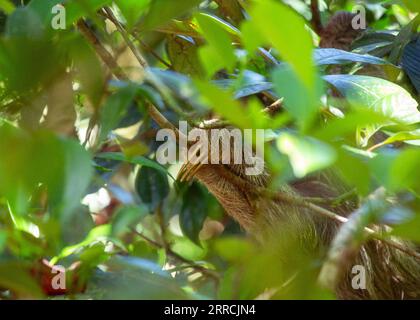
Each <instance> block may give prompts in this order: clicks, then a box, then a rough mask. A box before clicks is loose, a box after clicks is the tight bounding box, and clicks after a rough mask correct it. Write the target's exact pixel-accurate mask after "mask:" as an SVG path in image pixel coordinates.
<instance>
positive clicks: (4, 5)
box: [0, 0, 15, 14]
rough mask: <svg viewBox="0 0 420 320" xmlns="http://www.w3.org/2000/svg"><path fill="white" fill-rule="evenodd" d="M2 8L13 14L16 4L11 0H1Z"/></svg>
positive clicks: (0, 6)
mask: <svg viewBox="0 0 420 320" xmlns="http://www.w3.org/2000/svg"><path fill="white" fill-rule="evenodd" d="M0 10H3V11H4V12H5V13H6V14H11V13H12V12H13V10H15V5H14V4H13V3H12V2H10V1H9V0H0Z"/></svg>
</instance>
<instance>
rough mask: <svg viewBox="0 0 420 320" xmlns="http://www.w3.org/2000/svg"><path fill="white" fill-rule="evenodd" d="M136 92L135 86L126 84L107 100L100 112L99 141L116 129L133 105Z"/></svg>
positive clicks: (136, 87)
mask: <svg viewBox="0 0 420 320" xmlns="http://www.w3.org/2000/svg"><path fill="white" fill-rule="evenodd" d="M138 90H139V89H138V86H137V85H135V84H128V85H127V86H124V87H123V88H121V89H119V90H118V91H117V92H116V93H114V94H113V95H111V96H110V97H109V98H108V100H107V101H106V103H105V105H104V106H103V107H102V109H101V111H100V114H101V116H100V119H101V120H100V122H101V133H100V136H99V139H100V141H102V140H104V139H105V138H106V137H107V135H108V133H109V132H110V131H111V130H113V129H116V127H117V125H118V124H119V122H120V121H121V119H122V118H123V117H124V115H125V114H126V112H127V109H128V107H129V106H130V104H131V103H133V100H134V98H135V96H136V95H137V93H138Z"/></svg>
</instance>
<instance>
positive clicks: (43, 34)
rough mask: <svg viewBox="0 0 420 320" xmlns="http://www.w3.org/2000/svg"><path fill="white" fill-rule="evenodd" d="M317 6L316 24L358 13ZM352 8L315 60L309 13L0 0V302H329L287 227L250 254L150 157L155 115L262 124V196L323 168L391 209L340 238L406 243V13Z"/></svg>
mask: <svg viewBox="0 0 420 320" xmlns="http://www.w3.org/2000/svg"><path fill="white" fill-rule="evenodd" d="M321 3H322V6H320V8H321V9H322V12H321V16H322V18H323V20H325V21H327V20H328V19H329V18H330V17H331V16H332V15H333V14H334V13H335V12H337V11H339V10H343V9H346V10H349V9H351V8H352V6H354V5H355V4H356V3H358V1H353V0H345V1H344V0H343V1H329V0H324V1H321ZM57 4H62V5H63V7H62V8H65V10H66V11H65V12H66V15H65V17H66V20H65V28H64V29H58V30H56V29H54V28H53V27H52V25H51V21H52V19H53V18H54V17H55V15H56V14H54V13H53V11H52V8H53V6H55V5H57ZM366 5H367V11H368V16H367V18H368V20H369V21H368V23H369V25H370V26H371V27H370V29H369V30H367V31H365V32H364V33H363V34H362V36H361V37H360V38H358V39H357V40H356V41H354V42H353V44H352V51H351V52H347V51H343V50H339V49H333V48H328V49H327V48H318V43H319V36H318V35H316V33H315V31H314V30H313V26H312V25H311V20H310V19H311V9H310V4H309V1H299V0H288V1H281V0H252V1H251V0H250V1H243V0H229V1H225V0H215V1H200V0H182V1H173V0H124V1H112V0H95V1H93V0H89V1H76V0H67V1H62V0H31V1H23V2H22V1H20V0H19V1H12V0H0V32H1V34H0V299H3V298H4V299H15V298H46V297H47V296H54V295H57V294H59V295H65V296H66V297H76V298H97V299H101V298H105V299H175V298H177V299H200V298H223V299H238V298H239V299H255V298H257V297H259V298H268V299H270V298H286V299H290V298H308V299H310V298H323V299H330V298H334V295H333V293H332V292H330V291H329V290H327V289H325V288H323V287H320V286H319V285H318V282H317V274H316V271H315V268H314V267H313V266H314V265H315V264H319V261H315V259H314V257H312V256H310V255H308V254H307V253H305V252H301V250H300V249H299V246H298V243H296V242H295V241H294V237H293V232H300V230H291V233H290V234H285V235H281V245H279V246H277V245H273V246H272V247H270V246H269V247H268V248H261V247H259V246H258V245H256V244H255V243H254V242H252V241H250V240H249V239H248V238H247V237H246V236H245V234H244V232H243V230H241V229H240V228H239V227H238V225H237V224H236V223H235V222H234V221H233V220H231V219H230V218H229V217H228V216H227V215H226V213H225V212H224V210H223V209H222V208H221V206H220V205H219V204H218V202H217V201H216V200H215V198H214V197H213V196H212V195H211V194H210V193H209V192H208V191H207V190H206V189H205V188H204V187H203V186H201V185H199V184H198V183H197V182H194V183H190V184H182V183H179V182H178V181H176V180H175V179H174V178H173V176H175V175H176V173H177V171H178V170H179V164H178V163H177V164H168V165H165V166H163V165H161V164H159V163H158V162H157V161H156V151H157V149H158V147H159V145H160V142H157V141H156V140H155V136H156V131H157V130H158V129H159V126H158V124H157V123H156V122H155V120H154V118H153V117H152V116H151V112H150V110H151V109H150V108H151V106H153V107H156V109H157V110H158V111H159V112H161V114H162V115H163V116H164V117H165V118H166V119H168V120H169V121H170V122H171V123H172V124H177V123H178V121H179V120H187V121H188V122H189V124H190V125H198V124H200V123H201V122H202V120H205V119H211V118H215V117H220V118H222V119H223V120H225V121H228V122H229V123H230V124H232V125H234V126H236V127H238V128H240V129H247V128H254V129H257V128H262V129H266V136H267V139H266V140H267V142H266V152H267V157H266V160H267V166H268V167H269V168H270V170H271V171H272V173H273V181H274V183H275V184H276V185H281V184H284V183H287V182H291V181H295V180H296V179H299V178H305V177H308V176H310V175H312V174H316V173H318V172H320V171H321V170H327V169H332V168H334V169H335V170H337V171H338V172H339V174H340V176H342V178H343V179H344V180H345V182H346V183H348V184H349V185H350V186H352V187H354V190H355V193H356V196H357V198H358V200H359V202H360V203H361V204H365V205H366V203H370V202H369V200H367V199H369V198H368V195H369V194H372V193H374V192H375V190H378V189H380V190H385V195H386V196H387V197H391V198H392V199H394V200H393V201H392V202H391V204H389V202H386V199H383V203H382V202H381V203H380V204H381V205H378V207H377V211H378V212H375V214H376V216H371V215H369V216H368V218H366V219H368V221H367V220H366V221H365V220H363V221H362V222H360V221H356V222H355V221H353V220H351V221H349V224H348V225H346V226H347V227H346V228H345V230H350V229H351V230H353V229H352V228H356V229H357V230H358V231H359V232H361V230H363V228H364V227H366V226H367V225H368V223H371V222H372V221H374V222H375V223H385V224H388V225H392V227H393V230H392V231H390V232H389V234H388V235H384V236H391V235H392V236H398V237H401V238H403V239H407V240H412V241H416V242H418V241H420V230H419V227H420V226H419V224H420V218H419V208H420V202H419V192H420V184H419V181H420V173H419V170H418V164H419V162H420V151H419V149H418V146H419V145H420V143H419V141H420V127H419V123H420V112H419V109H418V106H419V105H418V103H419V95H418V93H419V86H420V80H419V75H420V72H419V68H420V64H419V58H418V57H419V54H420V45H419V43H420V42H419V41H420V40H418V39H419V38H418V25H419V18H418V16H416V12H417V11H418V10H419V5H418V2H417V1H410V0H407V1H405V0H404V1H382V2H378V1H366ZM60 8H61V7H60ZM273 106H274V108H275V110H274V112H272V111H273V110H271V109H270V108H273ZM276 106H277V107H276ZM267 107H268V109H270V110H268V112H267V109H266V110H265V112H262V110H263V109H264V108H267ZM271 113H272V114H271ZM269 115H271V117H270V116H269ZM378 137H379V138H378ZM381 137H382V139H381ZM378 139H379V140H378ZM385 204H386V205H385ZM361 208H362V209H360V210H361V211H363V208H364V207H363V206H362V207H361ZM369 214H371V212H369ZM387 219H388V220H389V221H390V220H392V223H388V222H389V221H388V220H387ZM385 220H387V221H388V222H387V221H385ZM384 221H385V222H384ZM341 236H342V237H341V238H339V239H338V240H337V241H338V242H337V243H335V245H337V246H338V247H340V246H341V245H342V243H343V242H346V243H347V242H349V243H351V244H352V245H354V243H356V242H357V241H363V239H362V240H361V239H359V238H358V239H356V240H355V238H352V234H350V233H346V234H344V235H341ZM349 237H350V238H349ZM340 239H341V240H340ZM340 241H341V242H340ZM333 245H334V244H333ZM285 260H286V261H287V263H286V264H284V263H283V264H282V263H280V261H285ZM327 263H328V261H327ZM56 264H57V265H63V266H64V267H65V268H66V288H65V290H64V291H54V289H51V285H50V282H51V278H52V277H53V276H54V274H53V273H52V270H53V267H54V265H56ZM330 270H332V269H330ZM296 274H299V276H296V277H295V275H296ZM290 279H294V280H293V281H291V282H290V281H289V280H290ZM286 283H287V284H288V285H287V290H284V291H282V290H278V288H281V287H283V285H284V284H286ZM274 289H275V290H274Z"/></svg>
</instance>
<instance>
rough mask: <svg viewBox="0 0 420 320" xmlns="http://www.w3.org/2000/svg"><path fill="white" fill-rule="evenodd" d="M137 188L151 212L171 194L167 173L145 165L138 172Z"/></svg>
mask: <svg viewBox="0 0 420 320" xmlns="http://www.w3.org/2000/svg"><path fill="white" fill-rule="evenodd" d="M135 188H136V190H137V193H138V195H139V196H140V199H141V200H142V202H143V203H144V204H146V205H147V206H148V207H149V210H150V211H151V212H155V210H156V209H157V208H158V207H159V206H160V205H161V204H162V202H163V200H165V198H166V197H167V196H168V194H169V183H168V178H167V175H166V174H164V173H162V172H161V171H159V170H156V169H153V168H150V167H146V166H143V167H141V169H140V170H139V172H138V173H137V177H136V181H135Z"/></svg>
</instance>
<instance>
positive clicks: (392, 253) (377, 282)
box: [181, 12, 420, 299]
mask: <svg viewBox="0 0 420 320" xmlns="http://www.w3.org/2000/svg"><path fill="white" fill-rule="evenodd" d="M353 17H354V15H353V14H351V13H347V12H339V13H337V14H336V15H334V16H333V17H332V18H331V20H330V22H329V23H328V25H327V26H326V27H325V28H323V30H321V42H320V47H322V48H337V49H342V50H349V49H350V46H351V43H352V41H353V40H355V38H357V37H358V36H359V35H360V31H358V30H354V29H352V27H351V21H352V19H353ZM193 177H195V178H197V179H198V180H199V181H200V182H201V183H203V184H204V185H205V186H206V187H207V188H208V190H209V191H210V192H211V193H212V194H213V195H214V196H215V197H216V198H217V200H218V201H219V202H220V204H221V205H222V206H223V207H224V209H225V210H226V212H227V213H228V214H229V215H230V216H231V217H232V218H234V219H235V220H236V221H238V222H239V224H240V225H241V226H242V227H243V228H244V229H245V230H246V231H247V232H248V233H250V234H251V235H253V236H254V237H255V238H257V239H259V240H260V241H261V242H262V243H264V241H265V240H266V239H269V238H270V237H271V236H275V235H276V234H279V233H280V232H281V230H282V228H285V227H286V228H288V227H290V228H289V229H290V230H297V234H296V237H297V238H298V240H299V243H300V244H301V246H302V248H303V249H306V250H309V251H312V252H317V254H318V255H319V256H320V257H323V258H325V251H326V248H328V247H329V246H330V245H331V242H332V240H333V239H334V236H335V235H336V234H337V231H338V229H339V227H340V225H339V223H338V222H337V221H334V220H332V219H329V218H326V217H323V216H320V215H319V214H317V213H315V212H311V210H310V209H307V208H302V207H299V206H296V205H293V204H291V203H289V202H284V201H281V200H279V199H277V200H276V199H273V198H270V197H265V196H263V195H261V194H256V193H255V190H256V189H261V188H267V187H268V185H269V182H270V174H269V172H268V171H267V170H265V171H264V172H263V173H262V174H260V175H258V176H247V175H246V174H245V166H244V165H235V164H219V165H213V164H207V165H203V166H196V165H192V164H191V163H188V162H187V163H185V164H184V166H183V168H182V170H181V178H184V180H189V179H191V178H193ZM348 190H349V189H348V187H347V186H346V185H345V184H344V183H343V182H342V181H341V179H340V178H339V177H338V176H337V174H335V173H334V172H332V171H328V172H322V173H320V174H318V175H315V176H312V177H309V178H306V179H304V180H302V181H296V182H294V183H291V184H289V185H284V186H282V187H280V188H279V190H277V191H278V192H279V193H282V194H288V195H296V196H303V197H324V198H325V197H328V198H331V197H337V196H339V195H340V194H343V193H345V192H347V191H348ZM324 207H325V208H326V209H331V210H332V211H334V212H336V213H337V214H339V215H341V216H348V215H349V214H350V213H352V212H353V211H354V210H355V209H356V208H357V203H356V201H354V200H351V199H350V200H348V201H345V202H344V203H342V204H341V205H340V206H338V207H334V208H328V206H324ZM400 243H401V244H402V245H403V246H405V247H407V248H410V249H411V250H415V247H414V245H413V244H411V243H408V242H402V241H400ZM353 265H362V266H364V267H365V270H366V274H367V276H366V281H367V284H366V290H360V289H357V290H355V289H353V288H352V285H351V278H352V276H353V275H352V274H351V267H352V266H353ZM342 267H343V268H344V269H345V270H344V273H343V274H344V277H342V279H341V281H340V282H339V283H338V284H336V286H335V288H334V290H335V293H336V295H337V297H338V298H340V299H417V298H420V260H418V259H416V258H414V257H412V256H411V255H408V254H406V253H404V252H402V251H400V250H398V249H395V248H393V247H391V246H389V245H387V244H386V243H384V242H381V241H379V240H369V241H367V242H366V243H365V244H364V245H363V246H361V248H360V250H359V251H358V253H357V254H356V255H355V257H353V258H351V259H349V261H347V265H345V266H342Z"/></svg>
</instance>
